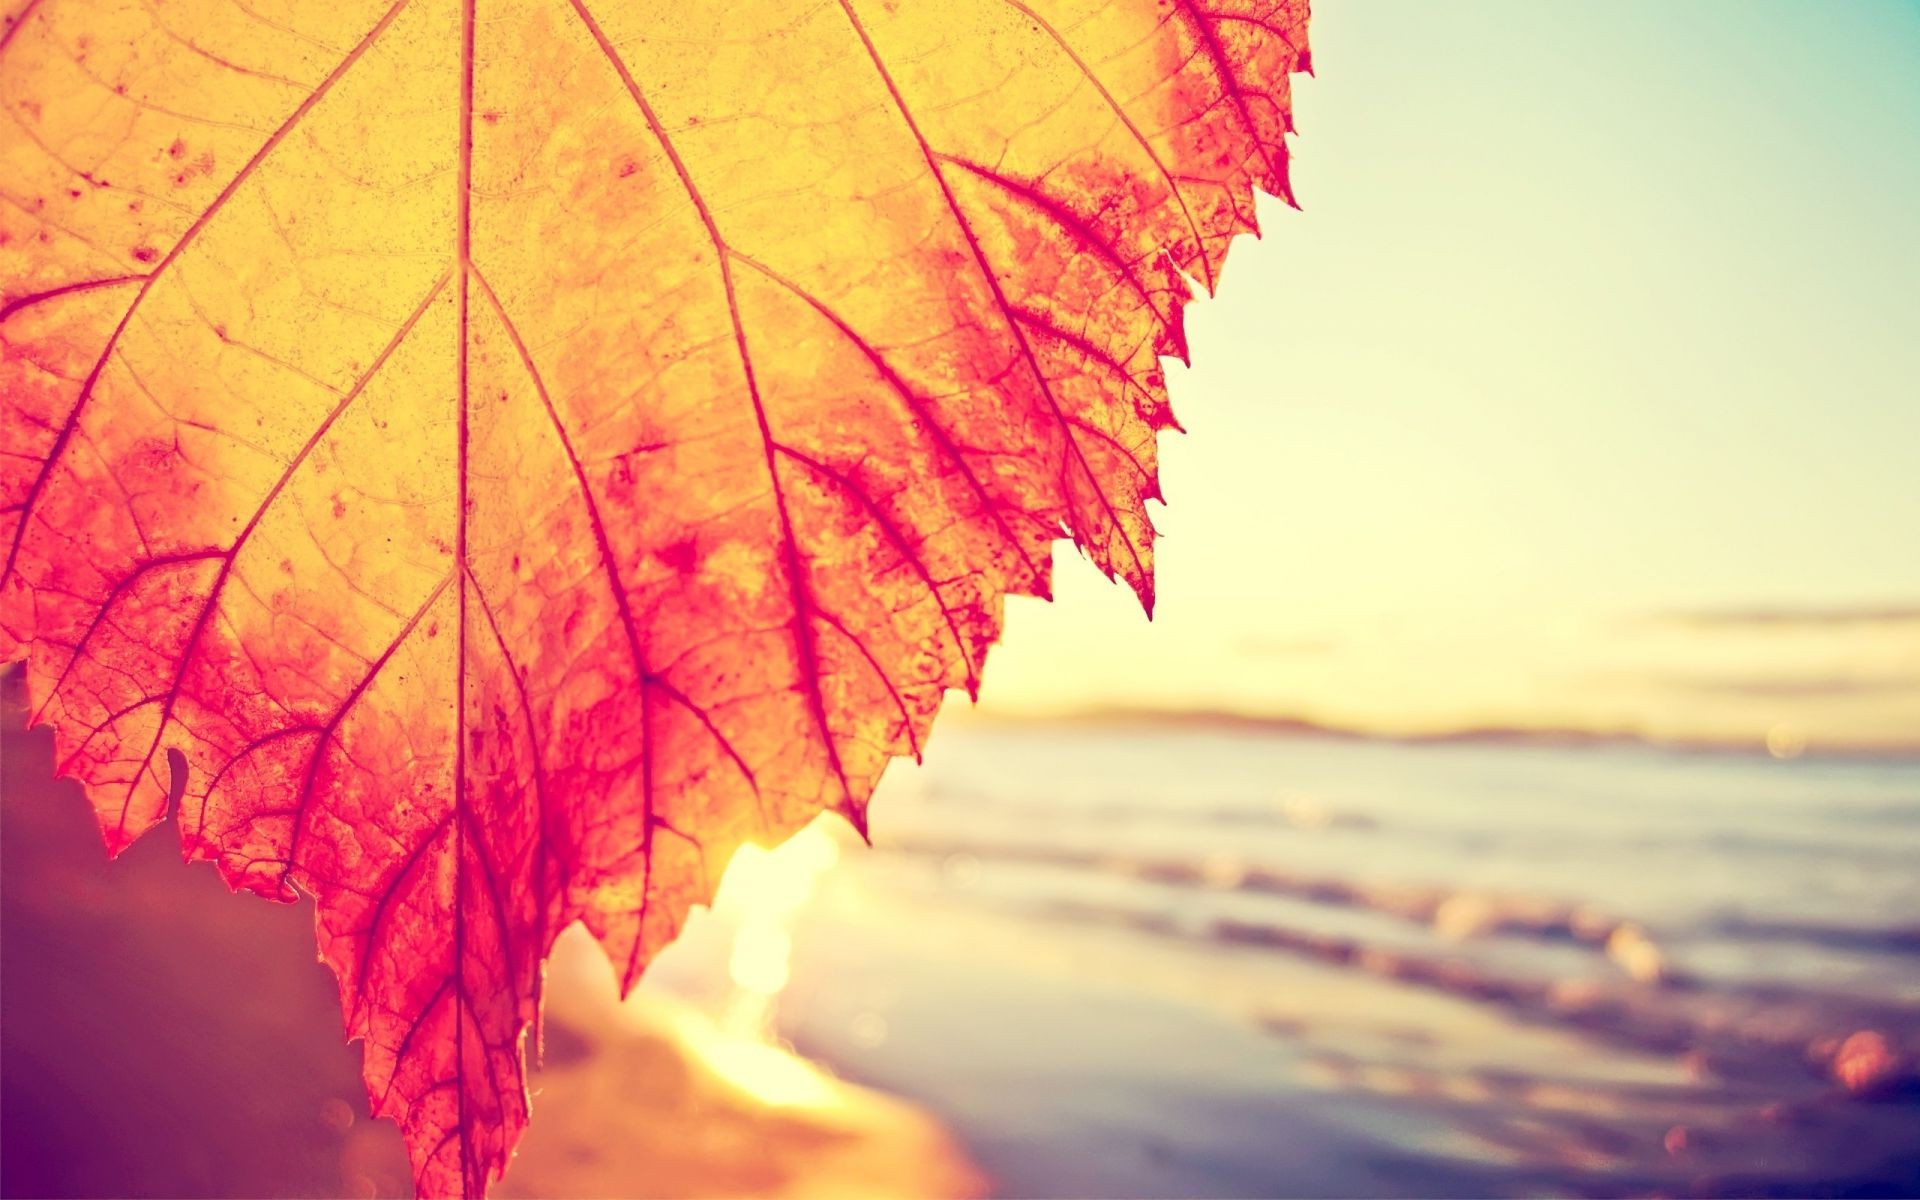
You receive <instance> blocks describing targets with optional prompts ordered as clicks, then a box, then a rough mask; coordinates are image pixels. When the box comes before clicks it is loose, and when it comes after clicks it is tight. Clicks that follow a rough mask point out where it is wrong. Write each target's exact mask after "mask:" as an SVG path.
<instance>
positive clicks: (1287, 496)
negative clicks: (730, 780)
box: [983, 0, 1920, 752]
mask: <svg viewBox="0 0 1920 1200" xmlns="http://www.w3.org/2000/svg"><path fill="white" fill-rule="evenodd" d="M1313 42H1314V66H1315V70H1316V72H1317V77H1316V78H1313V79H1304V80H1300V81H1298V82H1297V84H1296V92H1295V95H1296V106H1297V113H1296V115H1297V123H1298V125H1299V128H1300V136H1299V137H1298V138H1297V139H1296V141H1295V143H1294V150H1295V154H1294V170H1293V178H1294V182H1295V185H1296V188H1297V191H1298V193H1299V197H1300V201H1301V203H1302V205H1303V206H1304V208H1303V211H1301V212H1293V211H1290V210H1288V209H1287V208H1285V207H1284V206H1283V205H1281V204H1279V203H1277V202H1271V201H1269V202H1266V203H1265V204H1264V205H1263V208H1262V210H1261V214H1262V215H1261V219H1262V224H1263V227H1264V229H1265V236H1264V238H1263V239H1262V240H1259V241H1255V240H1253V239H1250V238H1243V239H1241V240H1240V241H1239V242H1238V243H1237V244H1236V245H1235V247H1234V250H1233V254H1232V256H1231V258H1230V260H1229V262H1228V265H1227V268H1226V271H1225V275H1224V278H1223V280H1222V284H1221V288H1220V292H1219V295H1218V297H1217V298H1215V299H1214V300H1212V301H1208V302H1203V303H1199V304H1196V305H1194V306H1193V307H1192V309H1190V310H1189V331H1190V334H1191V342H1192V350H1193V360H1194V366H1193V367H1192V368H1191V369H1188V370H1181V369H1179V368H1177V367H1176V368H1175V369H1173V370H1172V371H1170V375H1171V379H1172V382H1171V387H1172V392H1173V400H1174V407H1175V411H1176V412H1177V413H1178V414H1179V416H1180V418H1181V420H1182V422H1183V423H1184V424H1185V426H1186V427H1187V429H1188V431H1189V432H1188V433H1187V434H1186V435H1185V436H1181V435H1168V436H1166V437H1163V438H1162V448H1163V452H1164V470H1163V479H1164V485H1165V492H1166V495H1167V497H1168V506H1167V507H1166V508H1164V509H1156V510H1155V513H1154V516H1155V521H1156V523H1157V524H1158V525H1159V526H1160V528H1161V531H1162V533H1163V535H1164V536H1163V540H1162V541H1161V543H1160V546H1159V551H1158V554H1159V560H1158V578H1159V599H1158V608H1157V611H1156V615H1155V619H1154V621H1153V622H1152V623H1151V625H1149V624H1148V623H1147V622H1146V621H1145V620H1144V619H1143V618H1142V616H1141V615H1140V612H1139V610H1138V608H1137V606H1136V605H1135V604H1134V602H1133V601H1132V598H1131V597H1130V596H1129V595H1128V594H1127V593H1126V592H1125V590H1124V589H1123V588H1120V587H1118V586H1115V585H1111V584H1108V583H1107V582H1106V581H1105V580H1104V579H1102V578H1101V577H1100V576H1099V574H1098V573H1097V572H1096V571H1094V570H1093V569H1092V568H1091V567H1090V566H1089V565H1088V564H1087V563H1086V562H1085V561H1084V560H1082V559H1080V558H1079V556H1078V555H1077V554H1076V553H1075V552H1074V551H1073V550H1072V549H1071V548H1068V547H1062V548H1061V550H1060V552H1059V555H1058V557H1057V561H1058V564H1059V568H1058V569H1059V579H1058V582H1057V586H1056V595H1057V603H1056V604H1054V605H1051V606H1049V605H1045V604H1042V603H1040V602H1038V601H1029V600H1025V599H1015V600H1014V601H1012V602H1011V603H1010V617H1009V627H1008V634H1007V638H1006V641H1005V644H1004V645H1003V646H1002V647H1001V648H999V649H998V650H996V651H995V655H994V658H993V660H992V662H991V664H990V666H989V669H988V672H987V676H986V686H985V695H986V699H985V701H984V702H983V706H984V707H985V708H987V709H988V710H990V711H992V712H995V713H999V714H1038V713H1059V712H1069V711H1078V710H1085V709H1094V708H1114V707H1118V708H1170V709H1206V710H1214V709H1218V710H1227V711H1233V712H1239V713H1248V714H1258V715H1284V716H1295V717H1304V718H1308V719H1313V720H1318V721H1323V722H1326V723H1329V724H1334V725H1340V726H1346V727H1353V728H1358V729H1363V730H1370V731H1376V732H1389V733H1400V732H1416V731H1421V732H1433V731H1445V730H1450V729H1459V728H1465V727H1475V726H1486V725H1510V726H1521V727H1571V728H1581V729H1606V730H1631V731H1637V732H1641V733H1645V734H1648V735H1650V736H1654V737H1658V738H1664V739H1679V740H1688V739H1701V740H1712V741H1727V740H1732V741H1741V742H1748V741H1751V742H1756V743H1764V742H1765V740H1766V739H1767V738H1768V736H1769V735H1770V734H1771V736H1772V737H1773V739H1774V744H1775V747H1776V749H1779V748H1781V747H1785V748H1787V749H1788V751H1789V752H1791V751H1792V750H1794V749H1797V748H1798V745H1799V743H1800V742H1801V741H1802V740H1805V741H1807V742H1810V743H1811V744H1813V745H1815V746H1839V745H1855V746H1859V745H1886V744H1894V743H1906V744H1915V745H1920V201H1917V200H1916V199H1915V198H1916V197H1920V71H1916V70H1914V68H1913V64H1914V63H1916V62H1920V5H1916V4H1910V3H1895V2H1891V0H1882V2H1873V0H1852V2H1850V3H1846V4H1834V5H1822V6H1808V5H1804V4H1798V5H1789V4H1786V3H1775V2H1772V0H1767V2H1760V0H1737V2H1736V0H1689V3H1686V4H1672V3H1649V2H1631V3H1614V4H1607V5H1598V4H1540V3H1537V2H1536V0H1474V2H1473V3H1469V4H1460V5H1454V4H1446V5H1436V4H1432V3H1430V2H1428V0H1337V2H1328V3H1324V4H1320V5H1317V6H1316V9H1315V13H1314V26H1313Z"/></svg>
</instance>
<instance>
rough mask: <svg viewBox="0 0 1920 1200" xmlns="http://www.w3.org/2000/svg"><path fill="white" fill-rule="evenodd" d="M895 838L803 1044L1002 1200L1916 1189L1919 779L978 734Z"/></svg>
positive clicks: (1116, 736) (693, 946)
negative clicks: (956, 1158)
mask: <svg viewBox="0 0 1920 1200" xmlns="http://www.w3.org/2000/svg"><path fill="white" fill-rule="evenodd" d="M872 827H873V833H874V842H875V845H874V848H873V849H872V850H866V849H864V848H858V847H853V846H851V845H849V846H848V847H847V848H846V849H845V850H844V851H843V852H842V853H841V854H840V855H839V856H838V860H837V862H836V863H835V865H833V867H832V868H831V869H830V870H827V871H825V872H824V873H823V874H821V875H820V877H819V878H818V879H817V881H816V882H815V884H814V886H813V891H812V892H811V893H810V895H809V896H808V898H807V900H806V902H805V903H804V904H803V905H801V906H800V907H799V909H798V911H797V913H796V916H795V918H794V920H793V923H792V928H791V939H792V954H791V959H792V961H791V972H790V979H786V980H783V983H784V986H783V987H780V988H779V990H778V994H777V995H775V996H773V997H772V999H771V1004H772V1007H773V1010H774V1017H773V1022H774V1027H775V1029H776V1030H777V1032H778V1034H779V1035H780V1036H782V1037H783V1038H785V1039H786V1040H788V1041H790V1042H791V1043H792V1044H793V1045H794V1046H795V1048H796V1049H798V1050H799V1051H800V1052H801V1053H802V1054H805V1055H807V1056H808V1057H810V1058H813V1059H815V1060H817V1061H819V1062H821V1063H823V1064H825V1065H826V1066H827V1067H828V1068H830V1069H832V1070H834V1071H836V1072H838V1073H840V1074H842V1075H845V1076H848V1077H850V1078H853V1079H857V1080H860V1081H863V1082H867V1083H871V1084H873V1085H875V1086H877V1087H880V1088H883V1089H885V1090H889V1091H892V1092H895V1093H898V1094H900V1095H903V1096H905V1097H907V1098H909V1099H912V1100H915V1101H917V1102H919V1103H921V1104H923V1105H925V1106H926V1107H928V1108H929V1109H931V1110H932V1111H933V1112H935V1113H936V1114H937V1115H939V1116H940V1117H942V1118H943V1119H944V1120H945V1121H946V1122H947V1123H948V1124H949V1125H950V1127H951V1128H953V1130H954V1131H955V1132H956V1134H957V1135H958V1136H959V1138H960V1139H961V1141H962V1142H963V1143H964V1144H966V1145H967V1146H968V1148H969V1150H970V1151H971V1152H972V1153H973V1154H974V1156H975V1157H976V1158H977V1159H978V1161H979V1162H980V1163H981V1164H982V1166H984V1167H985V1168H986V1169H987V1171H988V1172H989V1173H990V1174H991V1175H993V1176H994V1177H995V1179H996V1180H997V1181H998V1182H997V1185H996V1186H997V1187H998V1188H999V1190H1000V1191H1001V1192H1003V1193H1004V1194H1010V1195H1374V1194H1392V1195H1438V1194H1459V1195H1480V1194H1514V1195H1518V1194H1570V1195H1615V1194H1676V1195H1694V1194H1706V1195H1718V1194H1793V1195H1798V1194H1911V1193H1913V1192H1916V1191H1920V1105H1917V1104H1916V1099H1917V1098H1920V1092H1916V1089H1915V1086H1914V1082H1915V1080H1914V1074H1913V1068H1914V1064H1915V1061H1916V1054H1920V764H1914V763H1904V762H1890V761H1843V760H1832V759H1829V760H1822V759H1816V758H1803V759H1799V760H1795V761H1787V762H1779V761H1774V760H1772V759H1769V758H1766V757H1764V756H1758V755H1753V756H1749V755H1739V754H1725V753H1720V754H1706V753H1684V752H1674V751H1665V750H1658V749H1651V748H1642V747H1628V746H1615V747H1580V748H1563V747H1540V746H1512V745H1466V744H1453V745H1448V744H1427V745H1408V744H1394V743H1375V742H1363V741H1344V740H1336V739H1315V738H1277V737H1269V736H1260V735H1254V734H1247V733H1243V732H1216V731H1206V730H1193V729H1185V730H1172V731H1165V732H1161V731H1152V730H1144V729H1137V728H1133V729H1120V728H1115V729H1099V728H1084V727H1061V726H1000V725H991V724H985V723H973V724H967V723H959V724H957V726H956V727H952V728H943V729H942V730H941V731H940V734H939V735H938V736H937V737H936V741H935V744H934V746H933V747H932V749H931V750H930V752H929V755H928V760H927V762H926V763H925V765H924V766H922V767H920V768H918V769H913V768H907V767H902V768H899V769H897V770H896V771H895V772H894V773H892V774H890V775H889V777H888V779H887V781H886V783H885V784H884V785H883V787H882V790H881V794H880V796H879V797H878V798H877V800H876V802H875V806H874V809H873V813H872ZM843 840H846V839H845V838H843ZM717 911H718V919H719V920H721V921H724V919H725V906H724V904H723V905H722V906H721V908H720V909H719V910H717ZM688 942H689V947H690V948H689V949H688V950H686V951H685V952H684V953H683V954H682V957H683V959H684V960H686V961H684V962H678V963H676V961H668V962H664V963H663V964H662V965H661V967H660V968H658V974H659V977H660V981H661V982H660V984H659V986H662V987H666V988H673V987H674V986H676V985H675V980H676V978H678V979H680V980H681V981H682V985H681V986H682V987H683V988H684V989H687V990H697V988H696V987H695V985H694V984H692V983H689V982H686V981H691V980H694V979H697V978H698V977H699V971H698V970H697V969H696V968H695V967H693V966H692V965H689V964H690V963H691V962H692V960H694V959H697V958H698V957H699V955H700V953H701V952H700V951H699V950H698V948H697V947H698V945H699V943H700V938H699V937H698V936H695V937H691V938H689V939H688ZM677 953H680V952H677ZM714 953H718V951H715V952H714Z"/></svg>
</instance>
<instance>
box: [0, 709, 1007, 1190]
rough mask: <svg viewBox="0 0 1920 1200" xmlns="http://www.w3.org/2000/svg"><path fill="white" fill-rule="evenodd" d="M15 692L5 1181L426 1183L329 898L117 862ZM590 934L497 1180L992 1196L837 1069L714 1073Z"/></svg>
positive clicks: (698, 1042)
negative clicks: (376, 1107) (375, 1050)
mask: <svg viewBox="0 0 1920 1200" xmlns="http://www.w3.org/2000/svg"><path fill="white" fill-rule="evenodd" d="M7 684H8V687H7V693H8V694H7V702H8V703H7V715H6V725H5V727H4V731H5V740H4V743H0V757H3V758H4V775H3V776H0V1194H4V1195H5V1196H8V1197H56V1196H156V1197H159V1196H173V1197H200V1196H209V1197H211V1196H232V1197H268V1196H276V1197H277V1196H383V1197H384V1196H393V1197H404V1196H409V1195H411V1194H412V1189H411V1186H410V1184H409V1180H408V1172H407V1164H406V1158H405V1154H404V1152H403V1150H402V1148H401V1145H400V1137H399V1133H398V1132H397V1131H396V1130H395V1128H394V1127H393V1126H392V1125H390V1124H388V1123H386V1122H384V1121H370V1120H369V1119H368V1117H367V1107H366V1093H365V1089H364V1088H363V1086H362V1085H361V1083H360V1078H359V1063H360V1051H359V1049H358V1047H349V1046H348V1045H346V1044H345V1042H344V1041H343V1039H342V1034H341V1018H340V1008H339V1002H338V998H337V997H338V992H337V989H336V987H335V984H334V981H333V977H332V975H331V974H330V973H329V972H328V971H327V970H326V968H324V967H322V966H321V965H319V964H318V963H317V962H316V961H315V951H314V942H313V931H312V921H313V915H312V911H311V908H310V907H309V906H308V905H306V904H300V905H290V906H282V905H276V904H270V903H266V902H264V901H261V900H258V899H256V898H253V897H250V896H234V895H232V894H230V893H229V892H228V891H227V889H226V887H225V886H224V885H223V884H222V883H221V882H220V881H219V879H218V878H217V877H216V875H215V874H214V872H213V871H212V870H211V869H210V868H209V867H207V866H205V865H197V866H194V867H191V868H189V867H185V866H183V865H182V864H181V862H180V858H179V849H178V843H177V841H176V840H175V839H174V837H173V831H172V828H171V826H167V827H163V828H159V829H156V830H154V831H153V832H152V833H151V834H149V835H148V836H147V837H146V838H144V839H143V840H142V841H141V842H140V843H139V844H137V845H136V846H134V847H133V849H131V850H129V851H128V852H127V853H126V854H125V855H124V856H122V858H121V859H120V860H119V861H118V862H113V863H109V862H108V861H107V858H106V854H105V851H104V850H103V849H102V847H101V842H100V838H99V836H98V834H97V833H96V832H95V829H94V825H93V818H92V816H91V814H90V813H89V812H88V810H87V808H86V806H85V804H84V802H83V801H82V799H81V797H80V794H79V790H78V788H77V787H76V786H75V785H73V784H72V783H71V782H67V781H61V782H55V781H53V780H52V778H51V740H50V738H49V737H48V735H47V731H46V730H44V729H41V730H36V731H33V732H31V733H26V732H23V731H22V730H21V724H22V720H21V704H20V697H19V694H18V686H17V682H16V681H15V680H13V679H9V680H8V681H7ZM570 948H571V950H572V951H573V953H572V957H571V958H570V960H569V961H570V962H571V963H572V964H573V970H574V972H575V973H576V974H580V973H582V972H581V963H582V961H583V960H584V961H586V962H587V963H588V969H587V970H586V971H585V974H587V975H588V976H589V978H587V979H585V980H583V981H581V982H578V983H574V984H572V985H570V986H564V987H562V986H556V987H555V988H554V989H553V994H552V997H551V1007H550V1012H549V1020H548V1026H547V1035H546V1047H545V1062H544V1066H543V1069H541V1070H540V1071H539V1072H538V1073H536V1075H535V1076H534V1079H533V1086H534V1089H535V1098H534V1109H535V1114H536V1116H535V1120H534V1124H533V1127H532V1129H531V1131H530V1132H529V1134H528V1136H527V1138H526V1139H525V1141H524V1142H523V1143H522V1147H521V1152H520V1155H519V1157H518V1158H517V1159H516V1161H515V1163H514V1165H513V1168H512V1170H511V1171H510V1172H509V1175H508V1177H507V1179H506V1180H505V1181H503V1182H502V1183H501V1184H500V1185H498V1186H497V1187H496V1188H495V1190H494V1194H495V1195H496V1196H502V1197H515V1196H526V1197H531V1196H556V1197H559V1196H674V1197H679V1196H730V1195H747V1194H751V1195H765V1196H822V1197H827V1196H835V1197H837V1196H854V1195H872V1196H967V1195H972V1194H976V1193H977V1192H978V1191H979V1190H980V1188H981V1183H980V1181H979V1178H978V1176H977V1175H976V1174H975V1172H974V1171H973V1170H972V1168H971V1167H969V1166H968V1164H967V1162H966V1160H965V1159H964V1158H962V1157H961V1156H960V1155H959V1153H958V1152H957V1151H956V1150H955V1149H954V1148H953V1146H952V1144H951V1142H950V1141H949V1140H948V1139H947V1138H946V1136H945V1135H944V1134H943V1133H942V1132H941V1130H940V1128H939V1127H938V1126H937V1125H936V1124H934V1123H933V1122H932V1121H931V1120H929V1119H927V1118H926V1117H924V1116H921V1115H920V1114H918V1113H916V1112H914V1111H913V1110H911V1109H909V1108H907V1107H906V1106H904V1105H902V1104H899V1103H897V1102H893V1101H889V1100H887V1099H885V1098H884V1097H880V1096H877V1095H874V1094H872V1093H869V1092H866V1091H864V1090H862V1089H859V1088H856V1087H853V1086H850V1085H846V1084H842V1083H839V1082H838V1081H836V1080H833V1079H831V1078H829V1077H825V1076H817V1077H816V1078H817V1086H816V1087H815V1088H814V1089H813V1091H812V1092H811V1093H810V1094H809V1096H808V1097H807V1103H806V1104H804V1105H802V1104H793V1103H782V1102H779V1101H780V1099H781V1098H780V1097H777V1096H776V1097H774V1101H775V1102H769V1100H768V1099H767V1098H766V1097H765V1096H763V1095H759V1094H756V1093H755V1091H754V1090H753V1089H752V1087H751V1086H749V1085H751V1084H752V1082H753V1080H752V1079H751V1078H748V1079H746V1080H745V1084H744V1085H743V1083H742V1081H741V1080H739V1079H730V1078H727V1077H725V1076H723V1075H722V1074H720V1073H718V1072H716V1071H715V1070H714V1068H713V1066H712V1063H713V1061H715V1049H714V1047H715V1045H719V1046H722V1047H726V1048H730V1049H738V1047H737V1046H736V1045H735V1044H734V1042H731V1041H726V1040H724V1039H720V1038H719V1036H718V1035H716V1034H712V1033H710V1032H706V1033H703V1032H702V1031H703V1029H704V1027H703V1026H701V1025H699V1024H698V1023H697V1022H695V1023H689V1022H688V1021H687V1020H685V1019H684V1017H682V1016H680V1015H677V1014H676V1012H675V1011H674V1010H673V1009H672V1008H671V1007H670V1006H669V1005H668V1004H667V1002H665V1001H664V1000H662V1001H656V1002H653V1003H651V1004H648V1003H641V1004H629V1005H627V1006H624V1007H623V1006H620V1005H617V1004H615V1003H614V1001H613V998H612V980H611V974H610V972H608V971H606V970H605V968H604V967H602V968H600V969H601V970H602V972H603V974H605V976H606V977H605V978H591V967H592V965H594V964H591V960H590V959H587V958H586V957H585V956H582V955H580V954H579V951H580V950H581V949H583V947H580V946H578V945H573V946H571V947H570ZM586 949H589V950H590V949H591V948H586ZM591 953H592V954H596V955H597V953H598V952H597V951H591ZM559 982H560V981H559V980H556V984H558V983H559ZM753 1049H754V1052H755V1053H758V1054H762V1055H764V1056H770V1057H771V1059H772V1061H774V1062H776V1063H788V1064H792V1066H793V1068H794V1069H796V1070H800V1069H804V1066H803V1065H801V1064H798V1063H797V1060H792V1059H791V1056H790V1055H784V1054H783V1053H782V1052H781V1051H779V1050H777V1049H775V1048H773V1047H768V1046H760V1047H755V1048H753Z"/></svg>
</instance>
